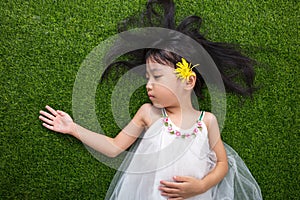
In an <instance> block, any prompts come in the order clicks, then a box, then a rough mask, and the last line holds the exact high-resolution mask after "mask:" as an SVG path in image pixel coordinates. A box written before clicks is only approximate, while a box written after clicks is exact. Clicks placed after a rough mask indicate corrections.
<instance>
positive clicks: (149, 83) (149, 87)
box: [146, 79, 153, 90]
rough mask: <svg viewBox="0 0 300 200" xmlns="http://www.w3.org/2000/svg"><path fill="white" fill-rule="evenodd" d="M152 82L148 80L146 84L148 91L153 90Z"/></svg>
mask: <svg viewBox="0 0 300 200" xmlns="http://www.w3.org/2000/svg"><path fill="white" fill-rule="evenodd" d="M152 87H153V86H152V82H151V81H150V79H149V80H148V82H147V84H146V89H147V90H152Z"/></svg>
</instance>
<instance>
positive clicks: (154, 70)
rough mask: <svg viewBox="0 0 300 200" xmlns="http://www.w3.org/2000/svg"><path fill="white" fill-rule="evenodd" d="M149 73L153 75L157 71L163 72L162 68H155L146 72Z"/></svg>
mask: <svg viewBox="0 0 300 200" xmlns="http://www.w3.org/2000/svg"><path fill="white" fill-rule="evenodd" d="M146 71H147V72H148V71H150V72H151V73H153V72H156V71H162V69H161V68H153V69H150V70H148V69H147V70H146Z"/></svg>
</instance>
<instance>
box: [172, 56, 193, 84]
mask: <svg viewBox="0 0 300 200" xmlns="http://www.w3.org/2000/svg"><path fill="white" fill-rule="evenodd" d="M191 65H192V63H188V62H187V61H186V60H185V59H184V58H182V59H181V62H178V63H176V66H177V68H176V69H175V74H176V76H177V77H178V78H180V79H182V81H184V80H188V79H189V78H190V77H191V76H196V74H195V72H193V71H192V69H193V68H194V67H196V66H198V64H197V65H194V66H192V67H191Z"/></svg>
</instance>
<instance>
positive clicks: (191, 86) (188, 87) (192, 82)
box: [185, 75, 197, 90]
mask: <svg viewBox="0 0 300 200" xmlns="http://www.w3.org/2000/svg"><path fill="white" fill-rule="evenodd" d="M196 79H197V78H196V76H194V75H193V76H190V77H189V79H188V80H186V81H185V89H186V90H193V89H194V87H195V84H196Z"/></svg>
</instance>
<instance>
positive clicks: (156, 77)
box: [154, 75, 162, 79]
mask: <svg viewBox="0 0 300 200" xmlns="http://www.w3.org/2000/svg"><path fill="white" fill-rule="evenodd" d="M160 77H162V75H158V76H154V78H155V79H158V78H160Z"/></svg>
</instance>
